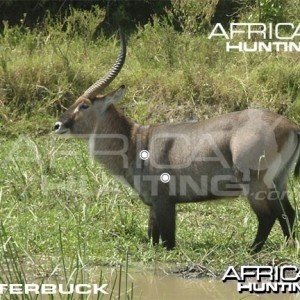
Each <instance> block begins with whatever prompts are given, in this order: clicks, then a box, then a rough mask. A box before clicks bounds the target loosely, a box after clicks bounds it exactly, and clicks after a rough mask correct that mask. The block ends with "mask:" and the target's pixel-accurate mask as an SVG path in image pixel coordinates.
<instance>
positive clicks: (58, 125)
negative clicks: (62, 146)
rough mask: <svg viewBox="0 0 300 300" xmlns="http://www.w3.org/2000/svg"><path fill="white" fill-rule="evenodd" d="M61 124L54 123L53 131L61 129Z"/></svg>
mask: <svg viewBox="0 0 300 300" xmlns="http://www.w3.org/2000/svg"><path fill="white" fill-rule="evenodd" d="M61 125H62V123H61V122H56V123H55V125H54V130H55V131H58V130H59V129H60V128H61Z"/></svg>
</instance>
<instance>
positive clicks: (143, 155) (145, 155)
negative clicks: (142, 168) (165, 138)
mask: <svg viewBox="0 0 300 300" xmlns="http://www.w3.org/2000/svg"><path fill="white" fill-rule="evenodd" d="M149 157H150V153H149V151H147V150H142V151H141V152H140V158H141V159H143V160H147V159H148V158H149Z"/></svg>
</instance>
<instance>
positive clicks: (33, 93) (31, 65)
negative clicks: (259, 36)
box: [0, 8, 300, 136]
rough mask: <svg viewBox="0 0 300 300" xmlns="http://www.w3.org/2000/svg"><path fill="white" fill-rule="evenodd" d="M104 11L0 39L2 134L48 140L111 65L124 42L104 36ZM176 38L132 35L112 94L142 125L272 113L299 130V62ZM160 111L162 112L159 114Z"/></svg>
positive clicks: (148, 30) (153, 30)
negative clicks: (241, 112) (119, 91)
mask: <svg viewBox="0 0 300 300" xmlns="http://www.w3.org/2000/svg"><path fill="white" fill-rule="evenodd" d="M101 18H103V12H102V11H101V10H99V9H97V8H95V9H94V10H92V11H90V12H85V13H84V14H83V13H82V12H78V11H76V10H74V11H72V13H71V15H70V16H69V17H68V18H67V19H64V20H62V21H61V22H59V21H57V20H56V21H55V22H54V21H53V20H52V19H50V18H46V20H45V22H44V24H41V25H40V27H39V28H35V29H30V28H24V26H23V25H20V26H14V27H11V26H9V24H6V25H5V28H4V31H3V33H2V34H1V36H0V53H1V54H0V78H1V81H0V121H1V123H2V124H5V126H2V130H1V134H2V135H8V134H11V135H14V136H17V135H18V134H20V133H28V132H32V133H36V134H41V133H48V132H50V131H51V128H52V122H53V120H54V118H55V116H57V115H58V114H59V113H60V112H61V111H62V110H63V108H64V107H65V106H68V105H69V104H70V103H72V102H73V101H74V100H75V99H76V98H77V97H78V96H79V95H81V94H82V93H83V91H84V90H85V89H86V88H87V87H88V86H89V85H90V84H92V83H93V82H94V81H95V80H96V79H97V78H99V77H100V76H102V75H103V74H104V73H105V72H106V71H107V70H108V69H109V67H110V66H111V65H112V63H113V62H114V60H115V57H116V55H117V52H118V39H117V36H112V37H111V38H109V39H107V38H105V37H104V35H103V34H102V33H101V31H99V30H96V28H97V26H98V25H99V22H100V21H101ZM208 33H209V29H208V30H207V34H201V35H200V34H199V33H192V32H188V31H184V32H181V33H180V32H177V31H175V30H174V29H173V27H171V26H170V25H169V22H167V21H161V20H159V19H158V18H154V19H153V24H152V25H150V24H147V25H145V26H144V27H139V28H137V30H136V31H135V32H133V33H131V34H130V35H128V36H127V39H128V56H127V60H126V64H125V67H124V68H123V70H122V72H121V74H120V76H119V77H118V78H117V79H116V80H115V82H114V83H113V86H114V87H115V86H118V85H120V84H121V83H122V84H126V85H127V86H128V91H127V95H126V97H125V99H124V101H123V102H122V104H121V106H122V107H123V109H124V110H125V111H126V113H127V114H128V115H129V116H130V117H132V118H133V119H134V120H135V121H137V122H149V123H151V122H161V121H170V120H171V121H181V120H186V119H189V120H190V119H201V118H208V117H210V116H213V115H215V114H220V113H224V112H228V111H233V110H237V109H243V108H246V107H264V108H268V109H271V110H274V111H277V112H279V113H281V114H284V115H287V116H288V117H290V118H291V119H292V120H294V121H296V122H299V101H300V99H299V96H298V94H299V81H300V69H299V68H300V67H299V63H298V60H299V58H298V55H297V54H294V53H246V54H243V53H226V52H225V42H224V41H223V40H221V39H220V40H208V39H207V36H208ZM153 111H155V114H154V113H153Z"/></svg>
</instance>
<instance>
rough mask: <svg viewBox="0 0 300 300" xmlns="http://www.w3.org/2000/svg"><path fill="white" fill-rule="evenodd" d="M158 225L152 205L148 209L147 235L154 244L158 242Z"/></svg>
mask: <svg viewBox="0 0 300 300" xmlns="http://www.w3.org/2000/svg"><path fill="white" fill-rule="evenodd" d="M159 236H160V234H159V227H158V222H157V219H156V216H155V212H154V209H153V207H152V206H151V207H150V210H149V219H148V237H149V239H150V240H151V239H152V243H153V245H156V244H158V243H159Z"/></svg>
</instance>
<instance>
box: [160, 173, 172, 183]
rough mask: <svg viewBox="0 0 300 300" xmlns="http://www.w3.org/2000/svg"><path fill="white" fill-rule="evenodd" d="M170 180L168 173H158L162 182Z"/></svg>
mask: <svg viewBox="0 0 300 300" xmlns="http://www.w3.org/2000/svg"><path fill="white" fill-rule="evenodd" d="M170 180H171V176H170V174H169V173H162V174H161V175H160V181H161V182H163V183H167V182H169V181H170Z"/></svg>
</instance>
